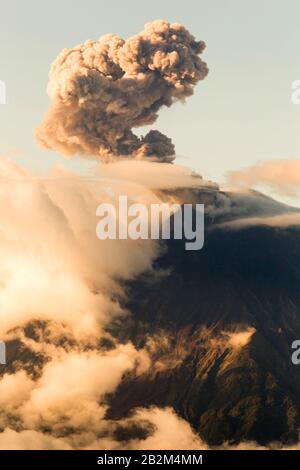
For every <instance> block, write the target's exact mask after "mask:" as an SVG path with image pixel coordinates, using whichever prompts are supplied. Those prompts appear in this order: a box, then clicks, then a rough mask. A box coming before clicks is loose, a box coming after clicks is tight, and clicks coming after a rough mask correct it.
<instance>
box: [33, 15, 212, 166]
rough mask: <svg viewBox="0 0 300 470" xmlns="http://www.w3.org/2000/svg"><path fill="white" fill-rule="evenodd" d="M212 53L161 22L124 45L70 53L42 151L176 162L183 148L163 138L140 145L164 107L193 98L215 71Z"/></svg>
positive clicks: (42, 133) (154, 136)
mask: <svg viewBox="0 0 300 470" xmlns="http://www.w3.org/2000/svg"><path fill="white" fill-rule="evenodd" d="M204 48H205V44H204V42H202V41H196V40H195V38H194V36H192V35H191V34H190V33H189V31H187V30H186V29H185V28H184V27H183V26H182V25H180V24H177V23H173V24H170V23H167V22H166V21H162V20H158V21H154V22H152V23H147V24H146V25H145V29H144V31H142V32H141V33H139V34H137V35H135V36H132V37H131V38H129V39H127V41H124V40H123V39H122V38H121V37H119V36H117V35H113V34H108V35H106V36H103V37H101V38H100V39H99V40H98V41H92V40H89V41H86V42H85V43H84V44H81V45H79V46H77V47H74V48H73V49H64V50H63V51H62V52H61V54H60V55H59V56H58V57H57V59H56V60H55V62H54V63H53V64H52V67H51V70H50V76H49V84H48V94H49V96H50V101H51V102H50V108H49V110H48V112H47V114H46V116H45V119H44V121H43V122H42V124H41V126H40V127H39V128H38V129H37V130H36V137H37V141H38V143H39V144H40V145H41V146H43V147H46V148H49V149H52V150H57V151H59V152H61V153H63V154H65V155H75V154H81V155H85V156H87V157H88V158H91V156H92V157H94V158H95V159H102V160H111V159H113V158H115V157H118V156H127V157H128V156H130V157H131V158H135V159H142V158H145V157H148V158H149V157H150V158H151V159H153V160H157V161H162V162H165V161H172V160H173V159H174V158H175V157H174V154H175V147H174V145H173V143H172V141H171V139H170V138H169V137H167V136H165V135H164V134H162V133H161V132H159V131H157V130H151V131H150V132H149V133H148V134H147V135H146V136H144V137H142V138H139V137H138V136H136V135H135V134H134V133H133V132H132V129H133V128H135V127H141V126H145V125H149V124H152V123H154V122H155V121H156V119H157V117H158V111H159V110H160V108H161V107H162V106H171V105H172V103H174V102H175V101H177V100H184V99H185V98H186V97H188V96H190V95H192V94H193V87H194V85H196V83H197V82H198V81H199V80H203V79H204V78H205V77H206V75H207V73H208V69H207V66H206V63H205V62H203V61H202V60H201V59H200V57H199V55H200V54H201V53H202V51H203V50H204Z"/></svg>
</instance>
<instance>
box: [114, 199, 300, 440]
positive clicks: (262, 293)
mask: <svg viewBox="0 0 300 470" xmlns="http://www.w3.org/2000/svg"><path fill="white" fill-rule="evenodd" d="M175 193H176V194H175V196H176V197H177V198H180V200H181V201H182V202H183V201H184V202H193V203H195V202H199V203H204V204H205V207H206V229H205V244H204V248H203V249H202V250H201V251H186V250H185V249H184V246H185V240H169V241H168V242H165V243H164V252H163V254H162V255H161V256H160V257H159V258H158V259H157V260H156V261H155V264H154V267H153V270H152V271H151V272H150V273H146V274H144V275H143V276H142V277H139V278H138V279H136V280H135V281H134V282H131V283H130V284H129V285H128V286H127V301H126V303H125V307H126V309H127V310H128V311H129V312H130V319H129V321H127V322H126V323H125V324H122V328H121V329H120V325H118V326H115V327H114V328H113V329H112V331H113V334H115V335H117V336H118V339H119V340H121V341H125V340H126V341H128V340H131V341H132V342H133V343H134V345H135V346H136V347H137V348H145V347H146V348H148V351H149V353H150V354H151V357H152V361H153V367H151V368H150V370H148V371H147V372H146V373H144V374H142V375H141V376H139V377H136V376H133V375H132V374H130V373H129V374H127V376H126V377H125V379H124V380H123V381H122V383H121V384H120V386H119V388H118V389H117V391H116V392H115V393H114V394H113V396H111V397H110V408H109V411H108V417H109V418H111V419H120V418H122V417H125V416H130V414H131V413H132V412H133V410H135V409H136V408H138V407H151V406H159V407H166V406H171V407H173V408H174V409H175V410H176V412H177V413H178V415H179V416H181V417H182V418H184V419H185V420H187V421H188V422H189V423H190V425H191V426H192V428H193V429H194V430H195V431H196V432H197V433H198V434H199V435H200V437H201V438H202V439H203V440H204V441H205V442H207V443H208V444H209V445H213V446H214V445H221V444H223V443H225V442H229V443H239V442H243V441H249V440H251V441H256V442H257V443H259V444H262V445H267V444H269V443H271V442H276V441H277V442H278V441H279V442H280V443H282V444H290V443H294V442H297V441H298V430H299V426H300V366H298V367H297V366H295V365H294V364H293V363H292V361H291V355H292V352H293V351H292V349H291V345H292V342H293V341H294V340H295V339H298V338H300V289H299V286H300V225H297V224H296V223H293V224H291V223H290V224H286V223H285V224H283V223H280V219H281V218H282V219H284V217H285V216H286V215H287V214H289V215H291V214H292V215H295V216H296V215H299V211H298V210H297V209H294V208H291V207H288V206H286V205H284V204H281V203H278V202H276V201H274V200H273V199H271V198H268V197H266V196H263V195H262V194H259V193H257V192H254V191H251V192H248V193H244V194H239V193H226V192H220V191H218V190H207V191H203V190H202V191H198V190H195V191H191V190H180V191H177V192H175ZM169 195H170V194H167V193H166V194H165V196H166V197H168V196H169ZM173 196H174V193H173ZM272 220H277V222H276V223H275V224H273V223H270V221H272ZM278 221H279V222H278ZM299 221H300V218H299Z"/></svg>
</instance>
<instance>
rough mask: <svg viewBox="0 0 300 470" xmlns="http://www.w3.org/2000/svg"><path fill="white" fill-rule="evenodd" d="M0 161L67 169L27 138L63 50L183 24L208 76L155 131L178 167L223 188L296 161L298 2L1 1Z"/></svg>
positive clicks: (83, 165)
mask: <svg viewBox="0 0 300 470" xmlns="http://www.w3.org/2000/svg"><path fill="white" fill-rule="evenodd" d="M0 6H1V27H0V80H4V81H5V82H6V84H7V104H6V105H5V106H4V105H1V106H0V154H1V155H8V156H11V157H13V159H14V160H15V161H16V162H18V163H21V164H23V165H25V166H27V167H28V168H30V169H31V170H34V171H44V170H46V169H47V168H48V167H50V166H52V165H54V164H57V163H60V162H64V163H65V164H66V165H67V166H69V167H70V168H74V169H76V170H78V171H86V169H87V168H88V167H90V166H91V163H90V162H84V161H81V160H80V159H79V158H76V159H75V160H72V161H66V160H65V159H64V158H63V157H61V156H60V155H58V154H55V153H54V152H50V151H44V150H41V149H39V148H37V147H36V145H35V142H34V137H33V133H32V129H33V128H34V127H35V126H37V125H38V124H39V122H40V120H41V119H42V117H43V115H44V113H45V111H46V109H47V104H48V98H47V95H46V91H45V90H46V84H47V74H48V70H49V66H50V64H51V62H52V61H53V60H54V58H55V57H56V55H57V54H58V53H59V52H60V50H61V49H62V48H64V47H72V46H74V45H76V44H78V43H80V42H83V41H84V40H86V39H89V38H92V39H96V38H98V37H99V36H101V35H103V34H106V33H109V32H113V33H117V34H119V35H121V36H123V37H124V38H127V37H128V36H131V35H132V34H135V33H137V32H139V31H140V30H141V29H142V28H143V25H144V23H145V22H147V21H151V20H153V19H157V18H163V19H166V20H168V21H171V22H173V21H177V22H180V23H183V24H184V25H185V26H186V27H187V28H188V29H189V30H190V31H191V32H192V33H193V34H194V35H195V36H196V38H197V39H202V40H204V41H205V42H206V43H207V49H206V51H205V53H204V55H203V58H204V59H205V60H206V61H207V63H208V66H209V68H210V73H209V75H208V77H207V78H206V80H205V81H204V82H201V83H200V84H199V85H198V86H197V87H196V92H195V95H194V96H193V97H191V98H190V99H189V100H188V101H187V103H186V104H185V105H181V104H176V105H175V106H173V107H172V108H170V109H165V110H164V111H163V112H162V113H161V115H160V118H159V120H158V121H157V123H156V125H155V126H152V127H157V128H158V129H160V130H161V131H162V132H164V133H166V134H167V135H168V136H170V137H172V139H173V141H174V143H175V144H176V148H177V153H178V155H179V157H178V159H177V162H178V163H181V164H185V165H188V166H191V167H193V168H195V169H197V170H198V171H199V172H200V173H202V174H203V175H204V176H205V177H207V178H212V179H215V180H218V181H221V180H222V178H223V176H224V174H225V173H226V172H227V171H229V170H233V169H239V168H243V167H245V166H249V165H252V164H255V163H257V162H259V161H262V160H268V159H282V158H283V159H288V158H298V157H300V139H299V125H300V105H299V106H296V105H292V104H291V83H292V81H293V80H296V79H300V60H299V58H300V53H299V44H300V28H299V21H300V2H299V0H287V1H284V0H252V1H247V0H184V1H183V0H181V1H179V0H152V1H149V2H146V1H138V0H128V1H102V0H51V1H49V2H48V1H45V0H42V1H41V0H26V1H22V0H0Z"/></svg>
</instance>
